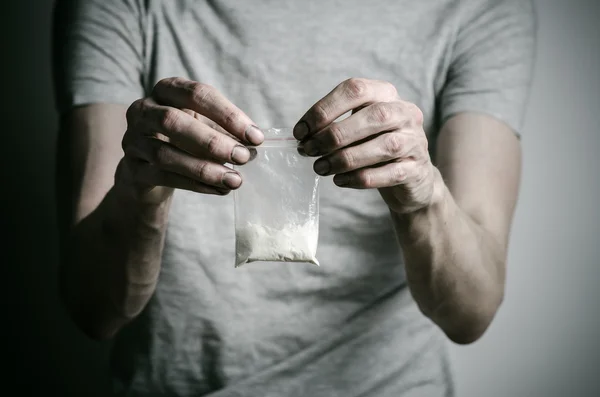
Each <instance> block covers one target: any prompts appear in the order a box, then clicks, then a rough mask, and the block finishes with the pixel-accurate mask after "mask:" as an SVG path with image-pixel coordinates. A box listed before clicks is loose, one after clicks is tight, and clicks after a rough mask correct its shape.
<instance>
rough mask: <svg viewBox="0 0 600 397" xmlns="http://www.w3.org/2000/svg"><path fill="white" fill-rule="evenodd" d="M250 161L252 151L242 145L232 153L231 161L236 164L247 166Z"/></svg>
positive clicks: (236, 147)
mask: <svg viewBox="0 0 600 397" xmlns="http://www.w3.org/2000/svg"><path fill="white" fill-rule="evenodd" d="M248 160H250V151H249V150H248V149H247V148H245V147H244V146H242V145H237V146H235V147H234V148H233V150H232V151H231V161H233V162H234V163H236V164H245V163H247V162H248Z"/></svg>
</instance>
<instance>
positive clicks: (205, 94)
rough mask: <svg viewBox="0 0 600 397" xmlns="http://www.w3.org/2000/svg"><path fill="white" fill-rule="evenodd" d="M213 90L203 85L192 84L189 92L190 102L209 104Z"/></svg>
mask: <svg viewBox="0 0 600 397" xmlns="http://www.w3.org/2000/svg"><path fill="white" fill-rule="evenodd" d="M214 91H215V89H214V88H213V87H212V86H210V85H208V84H204V83H194V85H193V86H192V90H191V93H190V95H191V100H192V102H195V103H202V102H205V101H206V102H210V98H211V96H212V95H213V93H214Z"/></svg>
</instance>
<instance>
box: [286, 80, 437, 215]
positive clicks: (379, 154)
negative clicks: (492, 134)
mask: <svg viewBox="0 0 600 397" xmlns="http://www.w3.org/2000/svg"><path fill="white" fill-rule="evenodd" d="M348 111H352V115H351V116H349V117H348V118H346V119H344V120H341V121H339V122H334V120H336V119H337V118H338V117H340V116H342V115H343V114H345V113H347V112H348ZM294 136H295V137H296V138H297V139H299V140H302V141H303V142H304V151H305V152H306V154H307V155H309V156H322V157H321V158H320V159H318V160H317V161H316V162H315V164H314V170H315V172H316V173H318V174H320V175H335V176H334V178H333V181H334V183H335V184H336V185H338V186H341V187H349V188H355V189H370V188H378V189H379V190H380V192H381V195H382V197H383V199H384V200H385V201H386V203H387V204H388V206H389V207H390V208H391V209H392V211H394V212H396V213H398V214H405V213H409V212H414V211H416V210H418V209H421V208H424V207H426V206H428V205H429V204H430V203H431V202H432V200H433V199H434V197H435V194H434V193H435V192H436V191H437V190H436V189H434V187H435V186H436V183H437V182H438V181H441V178H440V177H439V172H438V171H437V169H436V168H435V167H434V166H433V164H432V163H431V160H430V157H429V152H428V143H427V137H426V136H425V132H424V131H423V114H422V112H421V110H420V109H419V108H418V107H417V106H416V105H414V104H412V103H409V102H405V101H402V100H401V99H400V98H399V97H398V93H397V91H396V89H395V88H394V86H393V85H392V84H390V83H388V82H384V81H379V80H367V79H357V78H353V79H349V80H346V81H344V82H343V83H341V84H340V85H338V86H337V87H336V88H335V89H333V90H332V91H331V92H330V93H329V94H328V95H326V96H325V97H324V98H323V99H321V100H319V101H318V102H317V103H315V104H314V105H313V106H312V107H311V108H310V109H309V110H308V111H307V112H306V114H305V115H304V116H303V117H302V118H301V120H300V121H299V122H298V124H296V126H295V128H294ZM438 190H441V189H438Z"/></svg>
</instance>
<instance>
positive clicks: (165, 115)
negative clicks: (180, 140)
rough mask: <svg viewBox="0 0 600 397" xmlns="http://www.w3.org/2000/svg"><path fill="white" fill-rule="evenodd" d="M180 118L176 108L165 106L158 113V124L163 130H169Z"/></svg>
mask: <svg viewBox="0 0 600 397" xmlns="http://www.w3.org/2000/svg"><path fill="white" fill-rule="evenodd" d="M180 119H181V115H180V113H179V111H178V110H177V109H175V108H167V109H165V110H164V111H163V112H162V114H161V115H160V119H159V126H160V128H162V130H163V131H169V130H172V129H174V128H175V127H176V126H177V124H178V123H179V120H180Z"/></svg>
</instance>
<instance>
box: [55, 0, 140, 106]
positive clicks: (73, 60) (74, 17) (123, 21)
mask: <svg viewBox="0 0 600 397" xmlns="http://www.w3.org/2000/svg"><path fill="white" fill-rule="evenodd" d="M141 3H142V2H141V0H58V1H57V3H56V7H55V10H54V30H53V68H54V88H55V99H56V106H57V108H58V111H59V112H60V113H64V112H65V111H67V110H69V109H70V108H72V107H75V106H80V105H86V104H92V103H115V104H129V103H131V102H133V101H134V100H135V99H137V98H140V97H142V96H143V95H144V85H143V66H144V36H143V24H142V10H141V8H140V7H141Z"/></svg>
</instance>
